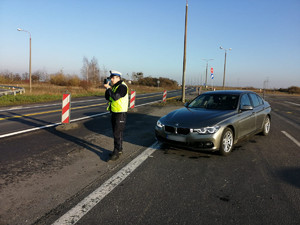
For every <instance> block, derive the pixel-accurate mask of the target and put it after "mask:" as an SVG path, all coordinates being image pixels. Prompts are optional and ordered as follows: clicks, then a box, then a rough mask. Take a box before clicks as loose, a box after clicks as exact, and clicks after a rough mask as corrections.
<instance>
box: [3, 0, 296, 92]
mask: <svg viewBox="0 0 300 225" xmlns="http://www.w3.org/2000/svg"><path fill="white" fill-rule="evenodd" d="M185 4H186V1H185V0H160V1H158V0H151V1H149V0H109V1H108V0H106V1H102V0H98V1H91V0H86V1H75V0H73V1H67V0H65V1H64V0H51V1H50V0H49V1H42V0H40V1H37V0H27V1H21V0H0V28H1V29H0V71H6V70H8V71H11V72H18V73H20V74H22V73H24V72H27V71H28V61H29V35H28V34H27V33H25V32H18V31H17V28H18V27H20V28H23V29H24V30H28V31H30V32H31V36H32V71H33V72H34V71H37V70H42V71H45V72H47V73H56V72H58V71H60V70H63V71H64V73H67V74H77V75H81V74H80V70H81V67H82V59H83V57H87V58H88V59H92V57H96V59H97V60H98V63H99V66H100V68H103V67H106V68H107V69H108V70H110V69H114V70H118V71H120V72H122V73H123V74H124V77H125V78H127V76H126V74H129V75H130V76H131V74H132V72H140V71H141V72H143V73H144V75H145V76H152V77H160V76H161V77H168V78H171V79H174V80H177V81H178V82H179V83H181V79H182V68H183V67H182V65H183V41H184V22H185V21H184V19H185ZM188 5H189V7H188V28H187V30H188V31H187V63H186V83H187V84H191V83H193V84H198V83H200V82H201V80H202V82H203V81H204V77H205V67H206V62H205V61H204V60H202V59H214V60H212V61H210V62H209V68H210V67H211V66H212V67H213V68H214V77H215V79H214V85H222V81H223V69H224V50H220V49H219V46H223V47H224V48H226V49H228V48H232V51H228V52H227V64H226V85H230V86H237V85H238V86H254V87H262V86H263V83H264V81H266V80H268V87H269V88H280V87H282V88H286V87H290V86H293V85H295V86H300V72H299V71H300V1H299V0H272V1H271V0H226V1H225V0H206V1H204V0H189V1H188ZM208 75H210V74H208ZM209 77H210V76H209ZM211 82H212V81H211V79H210V78H208V84H211Z"/></svg>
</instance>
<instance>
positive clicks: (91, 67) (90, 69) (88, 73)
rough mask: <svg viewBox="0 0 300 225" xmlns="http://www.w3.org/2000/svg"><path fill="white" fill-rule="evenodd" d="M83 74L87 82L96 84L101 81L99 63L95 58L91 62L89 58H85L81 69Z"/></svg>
mask: <svg viewBox="0 0 300 225" xmlns="http://www.w3.org/2000/svg"><path fill="white" fill-rule="evenodd" d="M81 74H82V75H83V77H85V78H86V81H87V82H92V83H94V84H96V83H98V82H99V81H100V69H99V66H98V61H97V59H96V58H95V56H94V57H93V58H92V60H91V61H89V60H88V58H87V57H83V66H82V68H81Z"/></svg>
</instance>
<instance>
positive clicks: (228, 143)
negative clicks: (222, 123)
mask: <svg viewBox="0 0 300 225" xmlns="http://www.w3.org/2000/svg"><path fill="white" fill-rule="evenodd" d="M231 147H232V134H231V132H230V131H227V132H226V134H225V135H224V139H223V149H224V151H225V152H230V150H231Z"/></svg>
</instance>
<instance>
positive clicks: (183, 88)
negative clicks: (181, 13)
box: [182, 0, 188, 102]
mask: <svg viewBox="0 0 300 225" xmlns="http://www.w3.org/2000/svg"><path fill="white" fill-rule="evenodd" d="M187 16H188V0H186V6H185V32H184V52H183V73H182V102H185V65H186V33H187Z"/></svg>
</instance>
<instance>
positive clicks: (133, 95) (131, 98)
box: [129, 91, 135, 109]
mask: <svg viewBox="0 0 300 225" xmlns="http://www.w3.org/2000/svg"><path fill="white" fill-rule="evenodd" d="M134 106H135V91H131V94H130V105H129V107H130V108H131V109H133V108H134Z"/></svg>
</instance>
